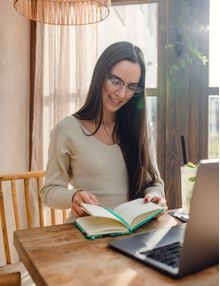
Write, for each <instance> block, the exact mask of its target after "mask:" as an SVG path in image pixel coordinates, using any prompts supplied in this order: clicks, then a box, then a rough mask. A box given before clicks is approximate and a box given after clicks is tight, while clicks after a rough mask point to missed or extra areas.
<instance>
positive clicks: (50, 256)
mask: <svg viewBox="0 0 220 286" xmlns="http://www.w3.org/2000/svg"><path fill="white" fill-rule="evenodd" d="M177 223H178V221H177V220H176V219H174V218H173V217H171V216H169V215H168V214H165V215H163V216H161V217H160V218H159V219H157V220H152V221H151V222H149V223H148V224H146V225H145V227H143V228H142V229H139V230H137V231H136V232H140V231H149V230H153V229H157V228H159V227H169V226H173V225H176V224H177ZM112 239H113V238H111V237H108V238H99V239H96V240H88V239H86V238H85V237H84V236H83V235H82V234H81V232H80V231H79V230H78V229H77V228H76V227H75V226H74V225H73V224H64V225H56V226H48V227H42V228H34V229H29V230H19V231H16V232H15V233H14V245H15V247H16V249H17V251H18V255H19V257H20V260H21V261H22V262H23V263H24V264H25V266H26V267H27V269H28V270H29V273H30V275H31V276H32V278H33V280H34V281H35V283H36V284H37V285H51V286H56V285H59V286H61V285H69V286H70V285H71V286H93V285H103V286H109V285H110V286H138V285H140V286H143V285H150V286H151V285H152V286H157V285H160V286H162V285H163V286H168V285H169V286H171V285H177V284H178V285H181V286H195V285H196V286H199V285H201V286H217V285H218V266H213V267H211V268H208V269H206V270H204V271H201V272H199V273H196V274H193V275H190V276H187V277H184V278H182V279H180V280H175V279H172V278H169V277H168V276H165V275H163V274H160V273H159V272H157V271H155V270H153V269H152V268H150V267H147V266H145V265H143V264H141V263H139V262H138V261H136V260H133V259H131V258H129V257H126V256H124V255H122V254H119V253H118V252H116V251H114V250H112V249H110V248H108V246H107V244H108V242H109V241H110V240H112ZM114 239H118V238H114Z"/></svg>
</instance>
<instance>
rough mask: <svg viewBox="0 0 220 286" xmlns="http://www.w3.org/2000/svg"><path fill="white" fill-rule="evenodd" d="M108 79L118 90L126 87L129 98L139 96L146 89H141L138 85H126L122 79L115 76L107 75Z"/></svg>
mask: <svg viewBox="0 0 220 286" xmlns="http://www.w3.org/2000/svg"><path fill="white" fill-rule="evenodd" d="M106 79H107V80H108V81H109V82H110V83H111V84H112V85H113V86H114V87H115V89H116V90H122V88H123V86H125V87H126V93H127V95H129V96H135V95H139V94H140V93H142V92H144V88H142V87H139V86H138V84H137V83H125V82H124V81H123V80H122V79H121V78H120V77H118V76H117V75H114V74H107V75H106Z"/></svg>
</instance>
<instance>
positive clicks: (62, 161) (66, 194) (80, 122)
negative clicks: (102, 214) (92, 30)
mask: <svg viewBox="0 0 220 286" xmlns="http://www.w3.org/2000/svg"><path fill="white" fill-rule="evenodd" d="M144 89H145V65H144V58H143V54H142V51H141V50H140V49H139V48H138V47H136V46H133V45H132V44H131V43H128V42H117V43H114V44H112V45H111V46H109V47H108V48H107V49H106V50H105V51H104V52H103V53H102V55H101V56H100V58H99V59H98V61H97V63H96V66H95V69H94V72H93V76H92V80H91V85H90V88H89V92H88V96H87V99H86V102H85V104H84V105H83V107H82V108H81V109H80V110H79V111H78V112H76V113H75V114H74V115H72V116H68V117H66V118H64V119H63V120H62V121H61V122H59V123H58V124H57V125H56V126H55V128H54V129H53V131H52V133H51V142H50V146H49V158H48V164H47V170H46V180H45V185H44V187H43V189H42V191H41V195H42V200H43V203H44V204H45V205H47V206H49V207H52V208H71V210H72V211H71V213H70V217H69V218H70V219H71V218H72V219H74V218H76V217H79V216H83V215H85V213H84V212H83V211H82V210H81V208H80V204H81V202H86V203H91V204H100V205H103V206H104V207H109V208H114V207H116V206H117V205H119V204H121V203H123V202H125V201H127V200H132V199H135V198H138V197H144V198H145V202H146V203H147V202H150V201H153V202H155V203H158V204H160V205H163V206H164V207H166V200H165V199H164V190H163V181H162V179H161V178H160V174H159V171H158V167H157V163H156V161H155V154H154V153H155V152H154V151H153V146H152V142H151V137H150V135H149V130H148V128H147V123H146V122H147V120H146V110H145V95H144ZM69 184H70V185H71V186H72V188H69ZM70 219H69V220H68V221H70Z"/></svg>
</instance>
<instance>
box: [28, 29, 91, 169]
mask: <svg viewBox="0 0 220 286" xmlns="http://www.w3.org/2000/svg"><path fill="white" fill-rule="evenodd" d="M36 33H37V35H36V68H35V87H34V111H33V134H32V158H31V169H32V170H39V169H45V167H46V162H47V149H48V144H49V136H50V131H51V129H52V128H53V127H54V125H55V124H56V123H57V122H58V121H60V120H61V119H62V118H63V117H65V116H67V115H70V114H72V113H74V112H75V111H76V110H77V109H78V108H79V107H80V106H81V105H82V103H83V102H84V99H85V96H86V93H87V90H88V86H89V83H90V78H91V75H92V71H93V68H94V65H95V62H96V58H97V40H96V39H97V36H96V34H97V31H96V25H88V26H71V27H69V26H52V25H43V24H37V31H36Z"/></svg>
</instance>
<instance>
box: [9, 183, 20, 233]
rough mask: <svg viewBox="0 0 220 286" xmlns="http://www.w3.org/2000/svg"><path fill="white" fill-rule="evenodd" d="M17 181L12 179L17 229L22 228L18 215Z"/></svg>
mask: <svg viewBox="0 0 220 286" xmlns="http://www.w3.org/2000/svg"><path fill="white" fill-rule="evenodd" d="M16 190H17V189H16V183H15V180H13V179H12V180H11V192H12V203H13V209H14V218H15V226H16V229H20V224H19V215H18V201H17V192H16Z"/></svg>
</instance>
